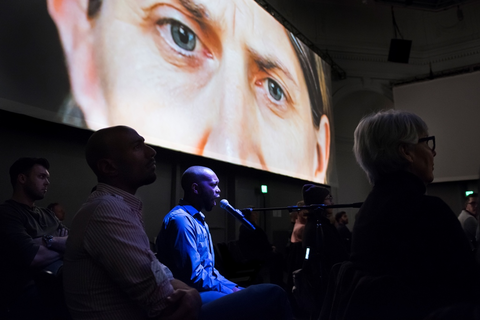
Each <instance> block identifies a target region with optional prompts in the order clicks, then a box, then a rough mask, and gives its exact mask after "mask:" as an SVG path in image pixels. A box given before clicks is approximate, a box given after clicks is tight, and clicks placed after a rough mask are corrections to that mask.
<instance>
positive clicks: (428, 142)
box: [418, 136, 435, 151]
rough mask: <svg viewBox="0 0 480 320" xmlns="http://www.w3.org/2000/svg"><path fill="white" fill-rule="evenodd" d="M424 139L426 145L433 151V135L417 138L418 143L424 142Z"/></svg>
mask: <svg viewBox="0 0 480 320" xmlns="http://www.w3.org/2000/svg"><path fill="white" fill-rule="evenodd" d="M424 141H426V142H427V146H428V147H429V148H430V150H432V151H435V136H430V137H425V138H420V139H418V143H420V142H424Z"/></svg>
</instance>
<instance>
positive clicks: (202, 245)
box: [157, 166, 240, 303]
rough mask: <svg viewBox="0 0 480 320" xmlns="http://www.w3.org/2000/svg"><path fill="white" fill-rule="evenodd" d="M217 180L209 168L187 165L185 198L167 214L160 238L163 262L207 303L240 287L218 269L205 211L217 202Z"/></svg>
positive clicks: (159, 246) (184, 179)
mask: <svg viewBox="0 0 480 320" xmlns="http://www.w3.org/2000/svg"><path fill="white" fill-rule="evenodd" d="M218 183H219V179H218V177H217V175H216V174H215V172H213V171H212V170H211V169H210V168H206V167H201V166H193V167H190V168H188V169H187V170H186V171H185V172H184V173H183V175H182V181H181V184H182V189H183V192H184V197H183V199H181V200H180V202H179V204H178V206H176V207H175V208H173V209H172V210H171V211H170V212H169V213H168V214H167V215H166V216H165V218H164V220H163V225H162V228H161V230H160V232H159V234H158V237H157V252H158V257H159V259H160V261H162V262H163V263H165V264H166V265H167V266H168V267H169V268H170V270H172V272H173V275H174V276H175V277H176V278H178V279H181V280H182V281H184V282H185V283H187V284H188V285H190V286H192V287H194V288H196V289H197V290H198V291H200V295H201V297H202V301H204V303H205V302H208V301H211V300H214V299H217V298H219V297H222V296H224V295H227V294H230V293H233V292H236V291H238V290H239V289H240V288H238V286H237V284H235V283H233V282H231V281H229V280H227V279H226V278H225V277H223V276H222V275H221V274H220V273H219V272H218V270H217V269H215V256H214V252H213V243H212V237H211V236H210V231H209V229H208V224H207V223H206V222H205V215H204V214H203V213H202V210H204V211H207V212H210V211H211V210H212V209H213V207H214V206H215V205H216V201H217V199H218V198H219V197H220V188H219V187H218Z"/></svg>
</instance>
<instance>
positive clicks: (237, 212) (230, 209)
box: [220, 199, 255, 231]
mask: <svg viewBox="0 0 480 320" xmlns="http://www.w3.org/2000/svg"><path fill="white" fill-rule="evenodd" d="M220 207H221V208H222V209H224V210H225V211H227V212H228V213H230V214H231V215H232V216H234V217H235V219H237V220H238V221H240V222H241V223H242V224H243V225H244V226H245V227H247V229H249V230H250V231H254V230H255V227H254V226H253V224H251V223H250V221H248V220H247V219H245V216H244V215H243V213H242V212H240V210H237V209H235V208H234V207H232V206H231V205H230V203H228V200H227V199H222V200H221V201H220Z"/></svg>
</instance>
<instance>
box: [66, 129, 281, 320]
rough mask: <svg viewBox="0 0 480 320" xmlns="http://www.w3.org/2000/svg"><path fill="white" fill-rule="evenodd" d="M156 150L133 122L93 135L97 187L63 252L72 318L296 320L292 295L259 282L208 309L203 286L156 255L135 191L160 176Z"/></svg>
mask: <svg viewBox="0 0 480 320" xmlns="http://www.w3.org/2000/svg"><path fill="white" fill-rule="evenodd" d="M155 154H156V152H155V151H154V150H153V149H152V148H151V147H149V146H147V145H146V144H145V143H144V139H143V138H142V137H141V136H140V135H138V133H137V132H136V131H135V130H133V129H131V128H129V127H125V126H117V127H111V128H106V129H102V130H99V131H97V132H95V133H94V134H93V135H92V136H91V137H90V139H89V141H88V143H87V147H86V159H87V162H88V165H89V166H90V168H91V169H92V171H93V172H94V173H95V175H96V176H97V179H98V184H97V186H96V189H95V191H93V192H92V193H91V194H90V196H89V197H88V199H87V201H86V202H85V203H84V205H83V206H82V208H81V209H80V210H79V211H78V213H77V214H76V216H75V218H74V219H73V222H72V228H71V234H70V237H69V239H68V241H67V251H66V255H65V267H64V268H65V270H64V287H65V298H66V300H67V304H68V307H69V309H70V311H71V314H72V317H73V318H74V319H75V320H76V319H82V320H83V319H85V320H87V319H88V320H96V319H99V320H103V319H105V320H106V319H116V320H122V319H125V320H127V319H128V320H137V319H138V320H140V319H141V320H146V319H169V320H170V319H182V320H189V319H197V318H199V319H205V320H206V319H209V320H210V319H211V320H216V319H239V320H240V319H276V318H277V317H278V318H279V319H291V316H289V312H290V311H289V309H288V306H287V307H286V308H281V310H278V305H279V304H284V303H286V295H285V292H284V291H283V290H282V289H281V288H278V287H277V286H274V285H265V286H262V287H259V286H253V287H251V288H248V289H246V290H242V291H240V292H238V294H232V295H230V296H228V297H225V298H222V299H218V300H216V301H214V302H211V303H209V304H207V305H203V306H202V302H201V298H200V295H199V294H198V291H197V290H195V289H194V288H191V287H189V286H187V285H186V284H185V283H183V282H181V281H180V280H176V279H174V278H173V277H172V274H171V272H170V270H169V269H168V268H167V267H166V266H164V265H162V264H161V263H160V262H159V261H158V260H157V259H156V257H155V255H154V253H153V252H152V251H151V250H150V243H149V240H148V237H147V235H146V233H145V231H144V225H143V219H142V202H141V201H140V199H138V198H137V197H136V196H135V193H136V191H137V189H138V188H140V187H141V186H144V185H147V184H150V183H152V182H154V181H155V179H156V172H155V171H156V166H155ZM264 298H265V299H264ZM245 306H248V307H245Z"/></svg>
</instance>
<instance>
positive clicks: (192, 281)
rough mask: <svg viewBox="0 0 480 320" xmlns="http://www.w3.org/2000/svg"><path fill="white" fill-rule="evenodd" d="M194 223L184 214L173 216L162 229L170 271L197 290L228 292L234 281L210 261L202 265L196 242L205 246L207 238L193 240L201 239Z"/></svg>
mask: <svg viewBox="0 0 480 320" xmlns="http://www.w3.org/2000/svg"><path fill="white" fill-rule="evenodd" d="M195 223H196V222H195V221H193V218H192V217H190V216H186V215H177V216H174V217H172V218H171V219H170V220H169V222H168V225H167V227H166V229H167V230H165V231H166V232H167V234H168V237H167V239H168V240H167V241H168V242H169V243H168V244H166V245H168V246H173V252H172V254H173V255H174V257H173V260H174V264H175V266H174V268H173V269H174V270H172V271H173V272H174V275H175V276H176V277H178V278H179V279H180V280H182V281H185V282H186V283H187V284H189V285H190V286H192V287H194V288H195V289H197V290H199V291H220V292H224V293H227V294H228V293H232V289H231V288H232V287H235V286H236V284H235V283H233V282H231V281H229V280H227V279H225V278H224V277H223V276H221V275H220V274H219V273H218V271H217V270H216V269H215V268H213V265H212V266H210V265H207V266H205V267H204V266H203V265H202V258H201V256H200V254H199V249H201V248H198V246H203V245H206V246H208V242H207V241H197V240H203V239H197V237H201V236H202V235H201V234H200V235H199V234H197V231H196V229H195ZM172 242H173V243H172ZM212 257H213V255H212ZM212 263H213V262H212Z"/></svg>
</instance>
